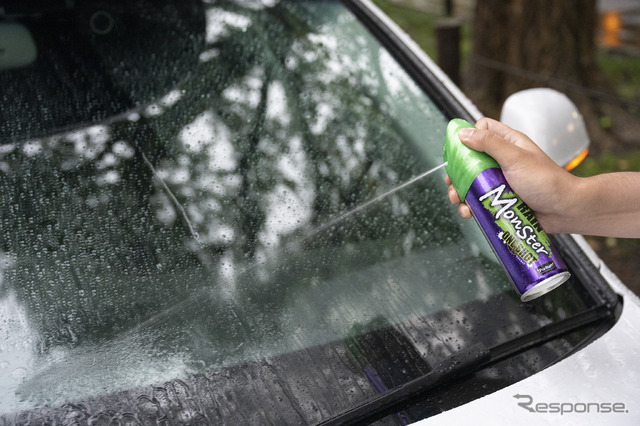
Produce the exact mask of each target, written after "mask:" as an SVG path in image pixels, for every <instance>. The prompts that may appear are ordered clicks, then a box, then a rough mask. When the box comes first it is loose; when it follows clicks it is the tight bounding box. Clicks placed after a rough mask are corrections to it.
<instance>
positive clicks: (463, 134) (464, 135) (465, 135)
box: [458, 127, 475, 139]
mask: <svg viewBox="0 0 640 426" xmlns="http://www.w3.org/2000/svg"><path fill="white" fill-rule="evenodd" d="M474 131H475V129H471V128H469V127H465V128H463V129H460V131H458V137H459V138H460V139H469V138H471V135H472V134H473V132H474Z"/></svg>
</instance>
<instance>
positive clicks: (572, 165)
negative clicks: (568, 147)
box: [564, 148, 589, 171]
mask: <svg viewBox="0 0 640 426" xmlns="http://www.w3.org/2000/svg"><path fill="white" fill-rule="evenodd" d="M587 154H589V148H587V149H585V150H584V151H582V152H581V153H580V154H578V155H577V156H576V158H574V159H573V160H571V161H569V164H567V165H566V166H564V168H565V169H566V170H569V171H571V170H573V169H574V168H576V166H577V165H578V164H580V163H582V160H584V159H585V158H586V157H587Z"/></svg>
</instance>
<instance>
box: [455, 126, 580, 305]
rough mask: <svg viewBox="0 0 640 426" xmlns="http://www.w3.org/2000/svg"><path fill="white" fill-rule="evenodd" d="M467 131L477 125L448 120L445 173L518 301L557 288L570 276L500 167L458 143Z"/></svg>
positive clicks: (532, 214)
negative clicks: (500, 266) (504, 272)
mask: <svg viewBox="0 0 640 426" xmlns="http://www.w3.org/2000/svg"><path fill="white" fill-rule="evenodd" d="M464 127H472V128H473V127H474V126H473V125H472V124H470V123H468V122H466V121H464V120H461V119H454V120H451V121H450V122H449V126H448V127H447V135H446V140H445V145H444V160H445V161H446V162H447V163H448V164H447V165H446V167H445V169H446V171H447V174H448V175H449V178H450V179H451V181H452V182H453V186H455V188H456V189H457V191H458V194H459V196H460V199H461V200H462V201H465V202H466V203H467V205H469V207H470V208H471V211H472V212H473V217H474V218H475V219H476V222H477V223H478V225H479V226H480V229H481V230H482V232H483V234H484V235H485V237H486V239H487V241H488V242H489V244H490V245H491V248H492V249H493V251H494V253H495V254H496V256H497V258H498V260H499V261H500V263H501V264H502V266H503V267H504V270H505V271H506V273H507V275H508V276H509V278H510V280H511V282H512V284H513V285H514V287H515V289H516V291H517V292H518V294H519V295H520V299H521V300H522V301H523V302H528V301H530V300H533V299H535V298H537V297H539V296H542V295H543V294H545V293H548V292H550V291H551V290H553V289H554V288H556V287H558V286H559V285H561V284H562V283H564V282H565V281H566V280H568V279H569V277H570V276H571V274H570V273H569V271H568V270H567V267H566V266H565V264H564V262H563V260H562V259H561V258H560V256H559V254H558V251H557V250H556V249H555V247H553V246H552V244H551V241H550V240H549V237H548V236H547V234H546V233H545V232H544V230H543V229H542V227H541V226H540V223H539V222H538V220H537V219H536V217H535V215H534V213H533V211H532V210H531V209H530V208H529V207H528V206H527V205H526V204H525V203H524V202H523V201H522V200H521V199H520V197H518V196H517V195H516V194H515V192H513V190H512V189H511V187H510V186H509V184H508V183H507V181H506V179H505V177H504V174H503V173H502V170H501V169H500V166H499V165H498V163H497V162H496V161H495V160H494V159H493V158H491V157H490V156H489V155H487V154H485V153H484V152H479V151H475V150H473V149H471V148H469V147H467V146H466V145H464V144H463V143H462V142H460V138H458V131H459V130H460V129H462V128H464Z"/></svg>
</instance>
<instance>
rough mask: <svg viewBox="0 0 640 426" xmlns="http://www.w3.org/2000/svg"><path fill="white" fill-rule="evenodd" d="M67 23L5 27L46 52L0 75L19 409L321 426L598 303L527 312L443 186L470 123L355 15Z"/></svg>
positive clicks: (0, 319)
mask: <svg viewBox="0 0 640 426" xmlns="http://www.w3.org/2000/svg"><path fill="white" fill-rule="evenodd" d="M49 4H50V5H51V6H50V8H45V9H42V10H28V9H26V7H24V8H23V9H22V10H21V9H20V7H19V6H17V8H18V9H16V10H11V9H9V8H7V10H5V13H6V14H7V16H5V19H4V20H2V21H0V25H2V26H3V29H5V28H7V27H8V26H9V25H13V26H14V27H18V28H20V31H19V33H20V34H21V35H19V36H18V37H21V38H22V40H20V41H19V42H20V43H26V44H27V45H33V46H34V47H35V51H36V54H35V56H34V57H33V59H32V60H28V58H27V59H26V60H25V61H23V63H20V64H9V65H5V66H3V67H2V69H0V87H2V91H1V92H0V99H2V107H1V108H0V227H1V229H2V233H1V240H0V414H6V413H15V412H18V411H20V410H31V409H35V408H41V407H47V406H63V407H67V408H65V409H66V410H68V407H69V406H68V405H64V404H67V403H69V402H71V401H78V400H87V399H92V398H93V399H92V400H93V401H96V400H98V398H101V397H105V395H123V394H119V392H128V393H127V394H126V395H128V396H127V397H126V398H125V399H126V401H128V402H127V403H124V402H123V403H121V404H120V405H118V407H120V408H111V410H112V411H113V410H118V409H122V410H124V411H127V410H129V411H127V412H129V413H130V414H131V413H133V414H131V415H135V416H137V417H138V419H140V418H142V417H145V416H147V417H148V418H152V417H153V416H157V418H161V417H162V416H168V414H167V413H168V412H169V411H171V409H172V408H171V407H172V405H171V404H173V403H175V401H181V404H182V405H180V407H183V406H184V407H186V406H188V405H189V404H190V403H188V401H197V404H196V402H193V404H196V405H198V404H199V405H198V407H197V408H193V407H191V411H190V413H191V414H192V415H194V414H193V413H200V414H201V415H203V416H205V417H208V418H209V420H211V421H213V420H212V418H213V417H214V414H212V413H213V412H214V411H215V413H217V415H218V416H219V417H220V418H224V417H225V416H230V417H233V416H232V415H231V414H233V413H236V414H237V412H238V411H242V412H245V414H246V413H252V412H255V413H261V412H263V411H261V410H262V409H259V408H257V407H256V406H253V405H251V404H258V402H256V400H259V399H260V398H259V397H258V396H259V395H262V397H264V398H266V399H268V403H269V404H271V407H274V406H280V405H283V406H287V407H291V406H293V407H295V408H294V410H293V412H294V413H295V414H293V415H292V416H293V417H286V418H287V419H290V418H297V419H298V420H299V419H300V418H301V419H303V420H302V421H303V422H309V421H311V419H314V418H317V416H322V415H326V414H327V412H331V410H334V408H331V407H336V406H337V407H340V406H344V404H347V405H348V404H349V403H352V402H356V401H358V400H360V399H362V398H364V397H366V396H367V395H368V394H370V393H371V392H375V391H376V389H377V391H380V390H381V389H384V388H385V387H390V386H392V385H394V384H398V383H401V382H402V381H403V380H406V379H407V378H410V377H412V376H415V375H416V374H420V373H424V372H425V371H428V370H429V365H433V364H434V363H435V362H437V360H438V359H439V358H441V357H442V356H446V355H448V354H450V353H451V352H454V351H456V350H459V349H460V348H461V347H465V346H467V345H469V344H471V343H472V342H473V340H476V339H477V338H478V336H481V337H482V336H483V338H485V339H486V340H487V341H488V342H500V341H501V340H504V339H507V338H509V337H510V336H513V335H518V334H520V333H523V332H526V331H528V330H530V329H533V328H536V327H539V326H540V325H541V324H546V323H548V322H550V321H553V320H554V319H555V318H557V317H563V316H566V315H569V314H570V313H571V312H574V311H576V310H579V309H582V307H583V305H584V303H583V302H582V301H581V299H580V298H579V297H578V296H576V295H575V294H574V292H573V291H572V286H571V284H569V285H567V286H565V287H564V288H562V289H559V290H557V291H555V292H554V293H553V294H551V295H549V296H548V297H545V298H543V299H542V300H540V301H537V302H535V303H531V304H529V305H527V306H526V307H525V306H524V305H522V304H521V303H520V302H519V300H518V297H517V295H516V294H515V292H514V291H513V290H512V289H511V287H510V283H509V281H508V279H507V278H506V275H505V274H504V272H503V271H502V270H501V268H500V266H499V265H498V263H497V262H496V259H495V257H494V255H493V254H492V253H491V251H490V249H489V247H488V246H487V245H486V243H485V241H484V240H483V237H482V236H481V234H480V233H479V231H478V230H477V228H476V225H475V223H472V222H471V221H463V220H461V219H459V218H458V217H457V214H456V211H455V208H453V207H452V206H451V205H450V204H449V202H448V200H447V198H446V197H447V196H446V186H445V185H444V184H443V176H444V172H443V171H442V170H437V171H435V172H433V173H432V174H429V175H425V172H427V171H428V170H431V169H432V168H434V167H436V166H438V165H439V164H440V163H441V162H442V144H443V138H444V130H445V127H446V123H447V122H448V120H449V119H450V118H451V117H446V116H444V115H443V113H442V112H441V109H440V107H439V106H438V105H436V104H435V103H434V101H432V100H431V99H430V98H429V97H428V96H426V95H425V94H424V93H423V92H422V91H421V90H420V89H419V88H418V86H416V84H415V83H414V82H413V81H412V80H411V78H409V77H408V75H407V74H406V72H404V71H403V70H402V68H401V67H400V66H399V65H398V64H397V63H396V61H395V60H394V58H393V56H392V55H391V54H390V53H389V52H388V51H386V50H385V49H384V48H383V47H381V45H380V44H379V43H378V42H377V41H376V40H375V39H374V38H373V36H372V35H371V34H370V33H369V32H368V31H367V30H366V29H365V27H364V26H363V25H362V24H360V23H359V22H358V21H357V19H356V18H355V17H354V15H352V14H351V13H350V12H349V11H348V10H346V9H345V7H344V6H343V5H342V4H341V3H339V2H315V1H313V2H311V1H310V2H300V1H296V2H277V1H271V2H267V1H264V2H246V1H237V2H202V3H201V2H197V1H183V0H180V1H168V0H164V1H161V2H155V1H154V2H151V1H135V2H133V1H97V0H96V1H77V2H51V3H49ZM58 5H59V6H58ZM12 31H13V30H12ZM24 62H27V63H24ZM416 177H420V178H419V179H413V178H416ZM412 179H413V180H412ZM504 306H507V308H504ZM558 306H562V308H560V309H559V308H558ZM483 307H486V308H483ZM496 307H500V309H496ZM483 309H484V310H483ZM502 309H505V310H504V312H505V313H504V314H501V313H500V312H501V310H502ZM487 312H492V313H493V316H492V317H491V319H488V318H487V317H486V316H485V315H486V313H487ZM371 354H375V355H371ZM371 357H375V358H376V360H377V361H376V362H373V361H371ZM376 363H377V364H376ZM533 364H535V362H534V363H533ZM372 365H373V366H374V367H372ZM375 365H378V367H375ZM384 365H388V366H389V368H387V369H385V368H384V367H383V366H384ZM372 368H373V369H372ZM375 368H377V370H376V371H374V370H375ZM530 368H531V369H534V368H536V366H535V365H532V366H530ZM395 370H397V371H396V372H393V371H395ZM392 373H393V374H392ZM232 382H233V383H235V385H234V386H236V387H234V388H233V389H235V390H234V392H236V393H235V394H233V395H228V394H224V393H219V394H216V391H215V389H217V388H220V389H222V388H224V389H231V387H230V386H231V385H230V383H232ZM217 386H218V387H217ZM205 388H206V389H208V391H207V392H213V394H215V395H216V396H212V397H210V402H211V404H213V405H214V406H219V407H223V408H220V409H216V410H217V411H216V410H213V409H212V410H213V411H207V409H205V408H203V407H204V406H205V405H206V403H205V402H203V401H201V400H200V399H197V398H196V396H195V395H196V394H197V395H199V396H198V398H203V397H202V395H204V394H207V395H210V393H206V392H205V391H203V389H205ZM238 389H240V390H238ZM242 389H245V390H246V393H244V394H243V393H242ZM197 390H200V391H199V392H198V391H197ZM220 392H222V391H220ZM229 392H230V391H229ZM163 395H165V398H164V399H163ZM167 395H169V396H167ZM171 395H173V396H171ZM265 395H271V396H269V397H265ZM305 395H306V396H305ZM105 398H106V397H105ZM114 398H115V397H114ZM127 398H128V399H127ZM172 398H173V399H172ZM194 398H195V399H194ZM283 400H284V402H283ZM172 401H173V402H172ZM185 401H187V402H185ZM233 401H245V404H249V405H245V408H244V409H242V410H241V409H240V408H238V406H236V405H234V402H233ZM247 401H253V402H251V403H249V402H247ZM305 401H307V402H305ZM309 401H311V402H309ZM105 404H106V403H105ZM127 404H129V405H130V407H129V405H127ZM163 404H164V405H163ZM82 407H84V408H83V409H82V410H85V411H87V412H88V413H85V414H86V416H90V415H93V416H97V415H98V414H99V413H100V412H109V410H108V409H107V408H105V407H108V404H107V405H99V404H97V403H94V405H91V404H88V403H86V404H84V405H82ZM87 407H89V408H87ZM123 407H124V408H123ZM127 407H128V408H127ZM131 407H133V408H131ZM175 407H177V406H175ZM175 407H173V408H175ZM234 407H235V408H234ZM78 410H80V411H82V410H81V409H78ZM101 410H102V411H101ZM163 410H164V411H163ZM185 410H186V408H185ZM178 411H179V410H178ZM230 413H231V414H230ZM314 413H315V414H314ZM319 413H321V414H319ZM247 415H248V414H247ZM265 415H266V414H265ZM281 415H282V416H284V414H281ZM296 416H297V417H296ZM314 416H316V417H314ZM233 418H236V419H238V418H239V419H242V417H233ZM270 419H271V420H270V421H274V422H276V423H277V422H278V417H275V418H270ZM245 420H246V419H245ZM258 422H260V421H258Z"/></svg>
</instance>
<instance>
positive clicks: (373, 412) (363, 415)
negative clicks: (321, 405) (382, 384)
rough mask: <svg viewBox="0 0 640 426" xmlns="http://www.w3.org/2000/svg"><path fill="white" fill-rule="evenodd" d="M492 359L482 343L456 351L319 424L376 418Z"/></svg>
mask: <svg viewBox="0 0 640 426" xmlns="http://www.w3.org/2000/svg"><path fill="white" fill-rule="evenodd" d="M490 359H491V352H490V351H489V350H488V349H487V348H485V346H484V345H483V344H481V343H479V344H475V345H473V346H471V347H469V348H466V349H463V350H461V351H459V352H456V353H454V354H453V355H451V356H448V357H447V358H445V359H443V360H442V361H440V362H439V363H438V364H436V365H435V366H434V368H433V369H432V370H431V371H430V372H429V373H427V374H425V375H423V376H420V377H418V378H416V379H413V380H411V381H409V382H407V383H404V384H402V385H399V386H396V387H395V388H393V389H390V390H388V391H387V392H385V393H382V394H380V395H376V396H375V397H372V398H370V399H368V400H367V401H365V402H364V403H362V404H361V405H358V406H357V407H353V408H350V409H348V410H346V411H343V412H342V413H340V414H338V415H337V416H334V417H332V418H331V419H329V420H327V421H325V422H322V423H320V425H323V426H328V425H345V424H347V425H349V424H356V423H360V422H364V421H365V420H373V419H379V418H381V417H384V416H386V415H388V414H392V413H394V412H395V411H396V407H397V406H398V405H400V404H404V403H406V401H408V400H410V399H412V398H414V397H415V396H417V395H420V394H422V393H424V392H426V391H429V390H431V389H433V388H435V387H437V386H438V385H441V384H444V383H446V382H449V381H451V380H455V379H458V378H461V377H463V376H465V375H467V374H469V373H472V372H473V371H477V370H478V368H479V367H480V366H482V365H484V364H486V363H487V362H488V361H489V360H490Z"/></svg>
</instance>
